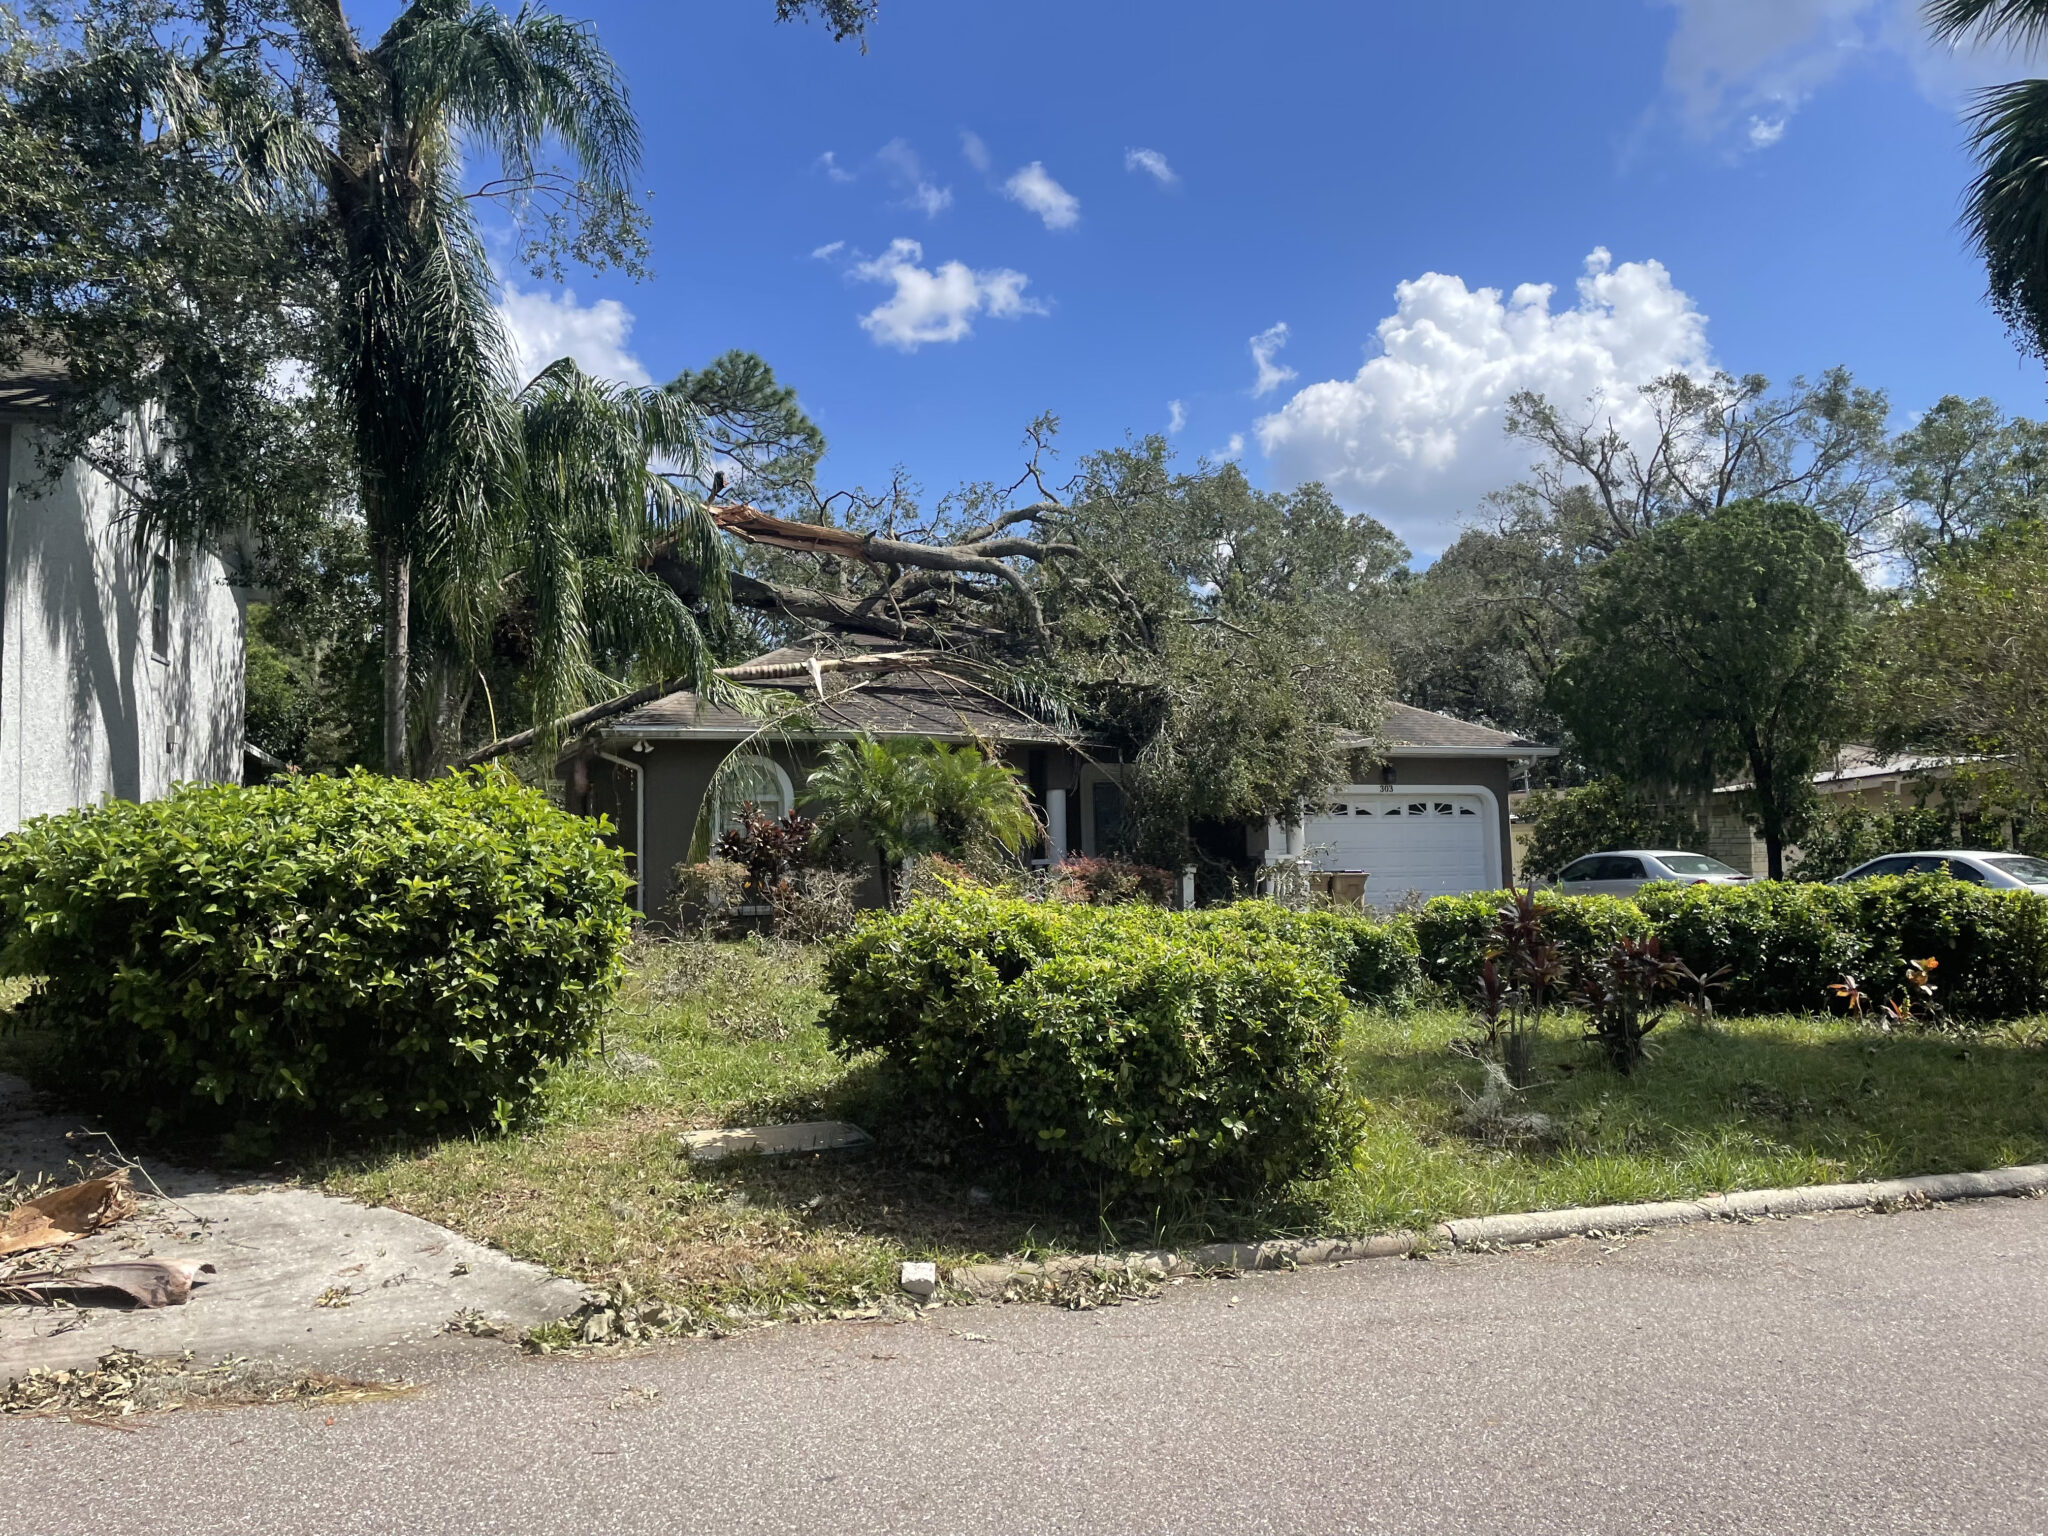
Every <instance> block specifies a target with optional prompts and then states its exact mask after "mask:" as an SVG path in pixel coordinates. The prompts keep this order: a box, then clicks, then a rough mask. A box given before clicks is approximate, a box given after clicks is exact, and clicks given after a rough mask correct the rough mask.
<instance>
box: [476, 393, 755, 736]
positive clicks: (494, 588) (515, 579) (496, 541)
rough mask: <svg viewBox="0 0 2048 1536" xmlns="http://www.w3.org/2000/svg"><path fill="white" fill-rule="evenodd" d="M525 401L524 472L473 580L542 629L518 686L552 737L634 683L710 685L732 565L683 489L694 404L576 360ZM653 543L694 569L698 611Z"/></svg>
mask: <svg viewBox="0 0 2048 1536" xmlns="http://www.w3.org/2000/svg"><path fill="white" fill-rule="evenodd" d="M516 405H517V409H518V416H519V422H518V426H519V453H518V455H517V460H516V464H515V471H516V472H515V475H514V476H513V478H512V480H511V482H510V483H509V484H508V485H507V486H506V487H505V488H504V490H503V493H502V494H501V495H500V497H499V498H498V504H497V506H496V507H495V508H494V515H493V527H492V530H491V539H490V542H491V544H492V546H493V547H494V551H495V558H494V560H493V563H492V568H491V569H490V570H489V571H488V572H487V573H486V574H487V579H486V580H482V581H480V582H478V584H477V586H478V590H480V591H484V592H487V593H490V594H493V595H494V596H495V598H496V599H497V600H498V601H499V602H500V603H501V604H502V605H503V610H504V611H514V610H516V611H518V612H519V613H520V614H521V615H522V617H523V618H524V620H525V622H524V623H523V624H522V628H523V629H525V630H526V632H527V633H529V634H531V635H532V637H533V646H532V651H531V654H530V657H529V658H528V660H527V664H526V667H525V677H524V680H523V681H524V689H525V693H526V696H527V700H528V704H529V706H530V709H531V715H532V719H533V720H534V721H535V722H536V723H537V724H539V725H540V726H541V731H542V740H543V742H544V743H546V744H549V745H551V744H552V734H553V731H554V729H555V723H556V722H558V721H559V720H560V718H561V717H562V716H565V715H567V714H569V713H570V712H571V711H572V710H575V709H577V708H579V707H580V706H582V705H584V704H586V703H588V702H590V701H591V700H592V699H594V698H601V697H608V696H610V695H612V694H616V693H619V692H622V691H624V689H625V688H628V687H631V686H633V685H634V684H636V683H639V682H645V681H649V680H652V679H654V678H668V679H679V680H681V681H683V682H684V683H686V684H687V685H688V686H690V687H692V688H695V689H697V690H698V691H699V692H702V691H704V690H706V689H708V688H709V687H710V686H711V684H712V660H713V658H712V648H711V644H710V640H709V638H708V637H707V636H706V634H705V632H704V628H703V625H702V624H701V623H700V622H699V620H700V614H701V616H702V618H703V619H704V620H705V621H708V622H710V623H712V624H714V625H715V624H717V623H718V622H720V621H722V619H723V617H724V612H725V600H726V570H725V560H724V554H723V549H722V546H721V545H720V542H719V537H718V529H717V527H716V525H715V524H714V523H713V522H712V521H711V518H710V516H709V514H708V513H706V511H705V510H704V505H703V503H702V501H700V500H699V499H698V498H697V497H696V496H695V495H692V494H690V493H689V492H687V491H685V490H683V489H681V488H680V487H679V486H678V484H677V483H676V482H677V480H678V479H682V478H689V477H694V476H696V475H697V473H698V471H699V469H700V465H701V460H702V459H703V457H704V453H703V444H702V439H701V437H700V432H699V426H700V423H699V418H698V413H697V410H696V408H695V406H694V405H693V404H692V403H691V402H690V401H689V400H688V399H687V398H686V397H685V396H684V395H683V394H682V393H681V392H679V391H678V390H676V389H675V388H674V387H666V388H659V389H640V388H635V387H633V386H631V385H627V384H617V383H611V382H608V381H606V380H603V379H597V378H593V377H592V376H591V375H589V374H587V373H585V372H583V371H582V369H580V368H578V367H577V366H576V364H575V363H574V362H572V361H571V360H570V359H568V358H563V359H561V360H560V361H558V362H555V363H551V364H549V365H548V367H546V368H544V369H543V370H541V372H540V373H539V374H538V375H537V376H536V377H535V378H534V379H533V381H532V382H531V383H529V384H528V385H527V386H526V388H525V389H524V390H522V391H521V392H520V394H519V397H518V400H517V402H516ZM657 548H658V549H660V550H662V551H663V552H664V553H665V554H666V555H667V556H668V557H669V558H672V559H676V560H678V561H680V562H681V563H682V564H683V565H685V566H688V567H689V568H690V569H691V570H692V572H693V573H694V575H695V578H696V580H695V583H694V585H695V588H696V593H697V597H696V603H697V606H696V607H695V608H693V607H692V605H691V604H690V603H687V602H685V601H684V600H683V598H682V597H681V596H680V595H679V594H678V593H677V591H676V589H675V588H674V587H673V586H671V585H670V584H669V583H668V582H666V581H663V580H662V579H661V578H660V577H658V576H656V575H655V574H654V573H653V572H652V571H651V570H650V569H649V565H650V558H649V557H650V553H651V552H652V551H654V550H655V549H657ZM494 616H495V615H486V617H487V618H488V617H494ZM460 660H461V661H462V662H463V663H464V664H466V665H468V666H473V665H474V663H475V660H476V658H474V657H467V656H465V657H462V658H460ZM621 671H622V672H624V673H626V674H627V675H626V676H623V677H622V676H618V675H615V674H616V672H621Z"/></svg>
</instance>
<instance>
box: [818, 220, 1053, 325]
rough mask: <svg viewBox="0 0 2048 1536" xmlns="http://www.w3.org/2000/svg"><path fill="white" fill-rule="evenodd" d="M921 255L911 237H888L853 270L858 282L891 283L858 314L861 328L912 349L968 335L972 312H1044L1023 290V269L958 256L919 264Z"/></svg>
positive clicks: (1008, 315) (1008, 316)
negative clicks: (887, 293) (985, 266)
mask: <svg viewBox="0 0 2048 1536" xmlns="http://www.w3.org/2000/svg"><path fill="white" fill-rule="evenodd" d="M923 260H924V247H923V246H921V245H919V244H918V243H917V242H916V241H915V240H892V241H890V242H889V249H888V250H886V251H884V252H883V253H882V254H881V255H880V256H877V257H875V258H874V259H873V260H871V261H863V262H861V263H859V264H858V265H856V266H855V267H854V268H853V270H852V273H851V275H852V276H853V277H856V278H858V279H860V280H861V281H862V282H870V283H893V284H894V285H895V288H896V292H895V293H894V294H893V295H892V296H891V297H890V298H889V299H888V300H886V301H885V302H884V303H882V304H879V305H877V306H876V307H875V308H873V309H871V310H869V311H868V312H867V313H866V314H864V315H862V316H861V317H860V324H861V329H862V330H864V331H866V332H867V333H868V334H869V335H870V336H872V337H874V338H875V340H876V341H877V342H878V343H879V344H881V345H882V346H885V347H896V348H898V349H899V350H901V351H904V352H915V351H916V350H917V349H918V348H919V347H921V346H924V345H925V344H927V343H929V342H939V341H959V340H960V339H962V338H963V337H966V336H971V335H973V334H974V327H973V325H972V324H971V323H970V322H971V321H972V320H973V319H974V317H975V316H976V315H988V316H991V317H992V318H994V319H998V320H1014V319H1016V318H1017V317H1018V316H1020V315H1042V314H1044V313H1046V309H1045V306H1044V305H1043V304H1041V303H1039V302H1038V301H1037V300H1036V299H1028V298H1026V297H1025V296H1024V289H1025V287H1026V285H1027V284H1029V283H1030V281H1031V279H1030V278H1028V277H1026V276H1025V275H1024V274H1023V273H1022V272H1014V271H1012V270H1011V269H1010V268H1008V267H995V268H991V269H989V270H987V271H980V272H977V271H975V270H974V269H972V268H970V267H968V266H967V265H966V264H965V263H963V262H958V261H948V262H943V263H941V264H940V265H939V266H938V267H937V268H936V269H928V268H926V267H924V266H922V265H920V263H922V262H923Z"/></svg>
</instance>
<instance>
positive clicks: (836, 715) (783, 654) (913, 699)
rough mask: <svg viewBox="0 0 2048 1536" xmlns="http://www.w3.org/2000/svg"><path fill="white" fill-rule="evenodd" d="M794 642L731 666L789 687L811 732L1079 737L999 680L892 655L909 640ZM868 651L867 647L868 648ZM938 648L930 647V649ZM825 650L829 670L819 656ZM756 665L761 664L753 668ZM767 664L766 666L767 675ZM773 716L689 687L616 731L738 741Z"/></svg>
mask: <svg viewBox="0 0 2048 1536" xmlns="http://www.w3.org/2000/svg"><path fill="white" fill-rule="evenodd" d="M835 650H836V652H837V654H833V653H829V652H827V651H825V650H823V649H822V648H818V647H812V646H791V647H786V648H785V649H782V650H779V651H770V652H768V653H767V654H766V655H764V656H756V657H755V658H754V659H753V660H752V661H748V662H743V663H741V665H739V666H738V667H734V668H730V669H728V670H729V672H731V673H733V674H736V675H737V680H740V681H745V682H747V683H748V684H749V685H750V686H752V687H754V688H757V689H761V690H764V691H772V692H776V693H781V694H783V695H786V696H787V698H788V701H789V704H790V707H791V708H792V709H798V708H800V709H801V711H802V713H801V715H800V716H799V717H797V718H795V719H791V720H789V721H788V723H787V724H786V725H785V726H784V727H783V729H784V730H785V731H787V732H789V733H791V734H796V735H802V736H809V737H820V736H822V737H840V736H862V735H867V736H882V737H888V736H919V737H930V738H935V739H937V740H940V741H973V740H980V741H999V742H1009V743H1015V744H1021V745H1033V746H1040V745H1043V746H1053V745H1058V744H1061V743H1063V742H1066V741H1069V740H1071V739H1072V738H1071V737H1070V736H1068V735H1065V734H1062V733H1061V732H1060V731H1058V730H1056V729H1055V728H1054V727H1052V726H1050V725H1047V724H1046V723H1045V722H1044V721H1042V720H1038V719H1035V718H1034V717H1033V716H1031V715H1029V714H1027V713H1026V712H1025V711H1024V710H1021V709H1019V708H1017V707H1016V706H1015V705H1012V704H1010V703H1008V702H1007V701H1006V700H1004V699H1002V698H1001V697H999V696H998V695H997V694H995V693H994V692H992V691H991V690H989V689H986V688H982V687H978V686H976V685H975V684H974V683H972V682H968V681H965V680H963V679H961V678H958V677H955V676H953V675H952V674H950V673H947V672H940V671H934V670H932V669H931V668H929V667H923V666H918V665H916V661H915V659H914V658H916V657H917V656H918V655H919V653H908V654H909V657H910V658H913V659H908V660H906V663H905V665H903V666H902V667H900V668H898V667H893V666H891V665H889V662H890V660H891V657H892V655H894V654H903V653H902V652H901V648H900V647H896V648H894V650H893V651H892V649H891V647H889V646H886V645H884V644H882V643H880V642H862V643H860V644H856V645H853V646H850V647H849V646H845V645H840V646H838V647H835ZM862 653H867V654H865V655H863V654H862ZM923 654H924V655H925V656H927V657H928V655H929V653H923ZM813 659H816V660H818V661H819V662H820V663H821V665H820V668H819V670H817V671H816V672H813V671H812V670H811V663H812V661H813ZM749 674H752V675H751V676H750V675H749ZM763 674H766V675H763ZM766 724H767V720H765V719H764V718H763V717H760V716H757V715H752V714H747V713H745V712H743V711H741V710H737V709H734V708H732V707H730V706H729V705H724V704H718V703H715V702H712V701H710V700H707V699H704V698H702V697H700V696H699V695H698V694H696V693H694V692H692V691H689V690H685V691H683V692H680V693H672V694H669V695H668V696H667V697H666V698H662V699H657V700H656V701H655V702H654V703H652V704H646V705H642V706H641V707H640V708H639V709H636V710H634V711H633V712H632V713H630V714H627V715H621V716H620V717H619V718H618V719H616V720H614V721H612V722H611V723H610V724H609V725H608V726H607V727H606V730H605V735H606V736H607V737H608V738H619V737H632V738H638V739H643V740H650V741H667V740H695V741H736V740H741V739H744V738H746V737H749V736H753V735H755V734H757V733H759V732H760V731H761V730H762V729H763V727H764V725H766Z"/></svg>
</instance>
